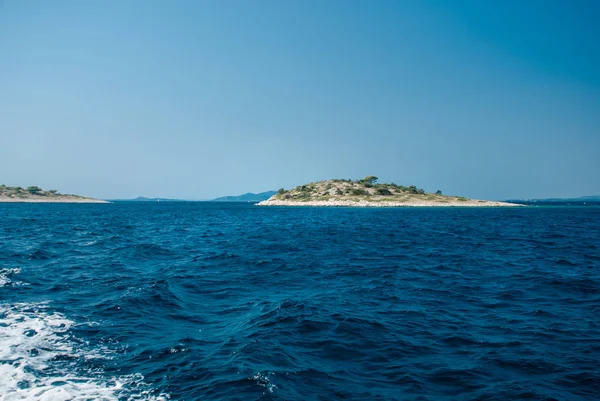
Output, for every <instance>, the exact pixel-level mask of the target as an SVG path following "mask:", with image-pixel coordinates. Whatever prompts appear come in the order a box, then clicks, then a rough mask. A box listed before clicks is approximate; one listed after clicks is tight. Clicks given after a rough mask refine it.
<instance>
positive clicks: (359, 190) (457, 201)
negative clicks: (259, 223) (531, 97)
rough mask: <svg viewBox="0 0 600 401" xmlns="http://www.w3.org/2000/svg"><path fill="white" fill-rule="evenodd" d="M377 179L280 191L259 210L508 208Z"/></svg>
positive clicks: (321, 184) (316, 183)
mask: <svg viewBox="0 0 600 401" xmlns="http://www.w3.org/2000/svg"><path fill="white" fill-rule="evenodd" d="M377 180H378V178H377V177H375V176H372V175H371V176H367V177H365V178H363V179H360V180H344V179H332V180H325V181H318V182H311V183H309V184H306V185H300V186H297V187H296V188H294V189H291V190H285V189H283V188H282V189H280V190H279V191H277V193H276V194H275V195H273V196H272V197H270V198H269V199H267V200H265V201H262V202H259V203H257V205H258V206H358V207H394V206H396V207H397V206H468V207H476V206H487V207H489V206H496V207H497V206H506V207H515V206H516V207H518V206H522V205H517V204H514V203H508V202H497V201H486V200H477V199H469V198H465V197H462V196H448V195H443V194H442V192H441V191H436V192H435V193H427V192H425V191H424V190H423V189H420V188H417V187H416V186H414V185H410V186H403V185H397V184H379V183H377Z"/></svg>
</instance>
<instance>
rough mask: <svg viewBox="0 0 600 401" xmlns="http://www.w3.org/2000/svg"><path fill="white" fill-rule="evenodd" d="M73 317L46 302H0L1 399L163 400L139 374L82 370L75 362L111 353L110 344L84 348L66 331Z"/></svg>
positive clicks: (109, 355)
mask: <svg viewBox="0 0 600 401" xmlns="http://www.w3.org/2000/svg"><path fill="white" fill-rule="evenodd" d="M74 324H75V322H73V321H72V320H69V319H67V318H66V317H65V316H64V315H62V314H60V313H55V312H52V311H51V310H50V308H49V307H48V304H47V303H42V304H27V303H19V304H14V305H6V304H0V401H9V400H10V401H12V400H40V401H83V400H100V401H113V400H115V401H117V400H123V399H128V400H166V399H168V398H169V397H168V396H165V395H160V396H153V395H151V394H150V389H149V388H148V386H147V385H146V384H145V383H144V382H143V376H142V375H139V374H134V375H128V376H120V377H118V378H106V377H105V376H104V375H103V372H101V371H87V372H81V371H80V369H78V368H77V362H78V361H81V360H83V359H86V358H87V359H89V358H111V357H112V355H111V354H112V351H111V350H109V349H106V348H104V349H102V348H97V349H86V348H85V347H86V345H85V344H83V343H82V342H81V341H78V340H77V339H76V338H75V337H73V335H72V334H71V332H70V329H71V327H73V325H74Z"/></svg>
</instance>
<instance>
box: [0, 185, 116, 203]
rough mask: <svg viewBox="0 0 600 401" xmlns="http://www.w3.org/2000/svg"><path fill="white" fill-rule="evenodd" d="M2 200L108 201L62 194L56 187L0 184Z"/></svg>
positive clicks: (0, 197)
mask: <svg viewBox="0 0 600 401" xmlns="http://www.w3.org/2000/svg"><path fill="white" fill-rule="evenodd" d="M0 202H72V203H106V201H103V200H99V199H93V198H87V197H85V196H80V195H72V194H62V193H60V192H58V191H57V190H56V189H49V190H44V189H42V188H40V187H38V186H35V185H33V186H29V187H27V188H23V187H10V186H7V185H4V184H1V185H0Z"/></svg>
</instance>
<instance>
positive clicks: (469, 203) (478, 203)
mask: <svg viewBox="0 0 600 401" xmlns="http://www.w3.org/2000/svg"><path fill="white" fill-rule="evenodd" d="M256 206H296V207H302V206H330V207H331V206H337V207H522V206H524V205H520V204H516V203H508V202H498V201H482V200H474V199H470V200H466V201H454V202H434V201H416V202H415V201H409V202H393V201H376V202H369V201H363V200H360V201H351V200H327V201H306V202H298V201H288V200H270V199H269V200H266V201H262V202H259V203H257V204H256Z"/></svg>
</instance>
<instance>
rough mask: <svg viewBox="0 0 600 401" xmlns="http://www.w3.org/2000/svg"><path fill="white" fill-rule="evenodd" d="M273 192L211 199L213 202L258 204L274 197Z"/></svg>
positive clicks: (249, 193)
mask: <svg viewBox="0 0 600 401" xmlns="http://www.w3.org/2000/svg"><path fill="white" fill-rule="evenodd" d="M275 194H276V192H275V191H266V192H261V193H258V194H254V193H251V192H248V193H245V194H243V195H237V196H222V197H220V198H216V199H213V200H212V201H213V202H260V201H264V200H267V199H269V198H270V197H272V196H273V195H275Z"/></svg>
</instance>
